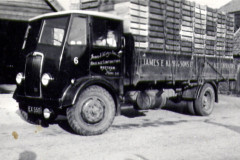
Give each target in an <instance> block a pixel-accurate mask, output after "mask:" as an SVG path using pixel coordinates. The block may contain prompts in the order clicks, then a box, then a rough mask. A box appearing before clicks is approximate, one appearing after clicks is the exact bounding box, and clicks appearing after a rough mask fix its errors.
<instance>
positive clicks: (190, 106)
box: [187, 101, 196, 115]
mask: <svg viewBox="0 0 240 160" xmlns="http://www.w3.org/2000/svg"><path fill="white" fill-rule="evenodd" d="M187 108H188V112H189V113H190V114H191V115H196V112H195V107H194V101H187Z"/></svg>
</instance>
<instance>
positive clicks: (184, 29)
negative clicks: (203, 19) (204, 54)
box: [180, 1, 195, 54]
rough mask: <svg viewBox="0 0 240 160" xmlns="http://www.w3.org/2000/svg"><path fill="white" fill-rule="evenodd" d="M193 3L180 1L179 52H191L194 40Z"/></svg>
mask: <svg viewBox="0 0 240 160" xmlns="http://www.w3.org/2000/svg"><path fill="white" fill-rule="evenodd" d="M194 10H195V8H194V3H191V2H189V1H182V8H181V13H182V21H181V31H180V35H181V52H183V53H187V54H189V53H192V52H193V45H194V43H193V41H194Z"/></svg>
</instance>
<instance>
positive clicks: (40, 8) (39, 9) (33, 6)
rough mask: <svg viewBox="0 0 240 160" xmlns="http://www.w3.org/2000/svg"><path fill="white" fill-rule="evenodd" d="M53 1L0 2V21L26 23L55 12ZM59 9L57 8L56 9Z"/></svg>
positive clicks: (15, 0) (3, 0)
mask: <svg viewBox="0 0 240 160" xmlns="http://www.w3.org/2000/svg"><path fill="white" fill-rule="evenodd" d="M54 4H55V6H56V4H57V3H56V1H54V0H0V19H7V20H17V21H27V20H28V19H30V18H32V17H35V16H38V15H41V14H44V13H49V12H54V11H55V10H57V9H56V8H55V7H54ZM58 8H59V7H58Z"/></svg>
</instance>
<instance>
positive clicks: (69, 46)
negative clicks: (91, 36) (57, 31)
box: [62, 15, 89, 78]
mask: <svg viewBox="0 0 240 160" xmlns="http://www.w3.org/2000/svg"><path fill="white" fill-rule="evenodd" d="M87 35H88V23H87V16H83V15H81V16H80V15H73V16H72V19H71V23H70V30H69V35H68V38H67V41H66V47H65V50H64V59H63V67H62V68H63V70H64V71H65V74H68V75H69V76H70V77H69V78H79V77H81V76H84V75H86V74H87V73H88V71H89V69H88V68H89V67H88V66H89V60H88V59H89V55H88V54H87V52H88V37H87Z"/></svg>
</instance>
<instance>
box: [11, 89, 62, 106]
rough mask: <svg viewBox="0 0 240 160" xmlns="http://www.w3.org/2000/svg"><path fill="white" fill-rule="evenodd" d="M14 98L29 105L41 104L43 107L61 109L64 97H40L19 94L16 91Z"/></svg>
mask: <svg viewBox="0 0 240 160" xmlns="http://www.w3.org/2000/svg"><path fill="white" fill-rule="evenodd" d="M13 98H14V99H15V100H16V101H17V102H18V103H21V104H25V105H28V106H41V107H43V108H52V109H61V108H62V99H51V98H39V97H29V96H23V95H19V94H17V93H16V92H15V93H14V95H13Z"/></svg>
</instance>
